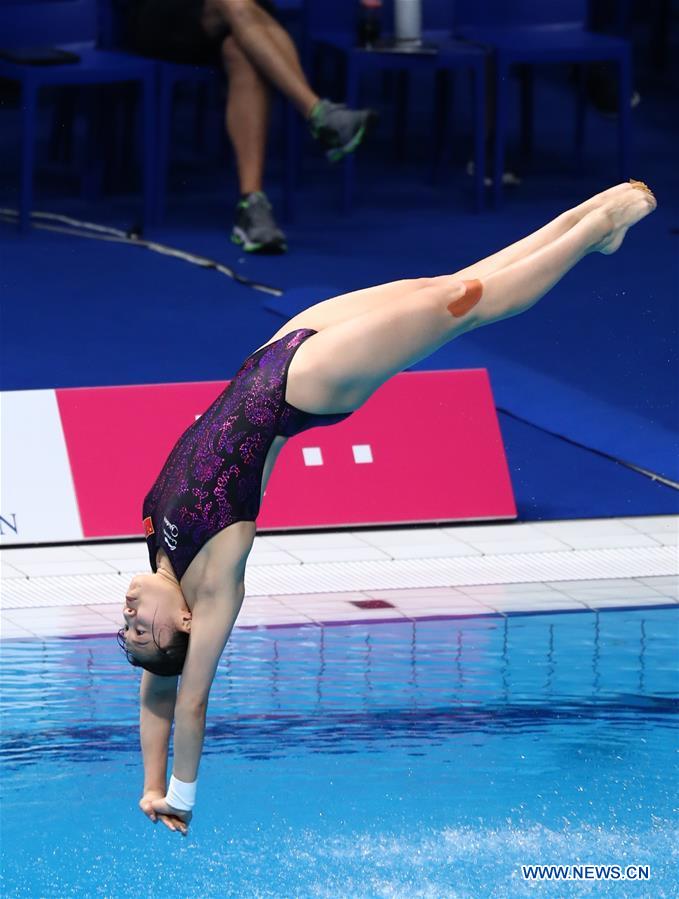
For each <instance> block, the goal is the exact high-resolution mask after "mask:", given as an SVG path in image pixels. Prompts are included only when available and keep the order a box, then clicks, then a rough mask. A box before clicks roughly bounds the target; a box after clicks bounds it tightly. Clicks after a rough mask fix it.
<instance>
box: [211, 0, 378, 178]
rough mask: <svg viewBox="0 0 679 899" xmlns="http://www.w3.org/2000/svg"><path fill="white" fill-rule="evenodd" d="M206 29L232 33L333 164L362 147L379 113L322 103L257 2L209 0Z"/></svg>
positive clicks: (294, 53)
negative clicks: (301, 117)
mask: <svg viewBox="0 0 679 899" xmlns="http://www.w3.org/2000/svg"><path fill="white" fill-rule="evenodd" d="M202 24H203V28H204V29H205V31H206V32H207V33H208V34H214V33H218V32H219V30H220V28H223V26H224V25H226V26H227V27H228V28H229V30H230V31H231V33H232V34H233V37H234V39H235V41H236V43H237V44H238V46H239V47H240V48H241V50H242V51H243V53H245V55H246V56H247V57H248V59H249V60H250V62H252V64H253V65H254V66H256V68H257V69H258V70H259V72H260V73H261V75H262V76H263V77H264V78H265V79H266V80H267V81H268V82H269V83H270V84H272V85H273V86H274V87H276V88H278V90H280V91H281V93H283V94H284V95H285V96H286V97H287V98H288V99H289V100H290V101H291V102H292V103H293V104H294V105H295V106H296V107H297V109H298V110H299V112H300V113H301V114H302V115H303V116H304V118H305V119H307V121H308V123H309V128H310V130H311V134H312V136H313V137H314V138H316V139H317V140H319V141H320V142H321V143H322V144H323V145H324V146H325V148H326V151H327V155H328V158H329V159H330V160H331V161H332V162H336V161H337V160H338V159H341V158H342V156H344V155H346V154H347V153H351V152H353V150H355V149H356V147H357V146H358V145H359V144H360V143H361V141H362V139H363V136H364V134H365V132H366V129H367V127H368V125H369V123H370V121H371V119H372V118H373V117H374V113H373V112H372V111H371V110H369V109H358V110H356V109H347V108H345V107H344V106H342V105H341V104H337V103H331V102H330V101H329V100H326V99H321V98H320V97H319V96H318V94H316V93H315V92H314V91H313V89H312V88H311V86H310V85H309V82H308V81H307V79H306V76H305V74H304V72H303V70H302V67H301V65H300V63H299V58H298V56H297V51H296V50H295V47H294V45H293V43H292V41H291V40H290V38H289V36H288V35H287V34H286V32H285V31H284V29H283V28H282V27H281V26H280V25H279V24H278V22H276V20H275V19H274V18H272V16H270V15H269V13H268V12H267V11H266V10H265V9H263V8H262V7H261V6H258V5H257V3H256V2H255V0H205V3H204V7H203V13H202Z"/></svg>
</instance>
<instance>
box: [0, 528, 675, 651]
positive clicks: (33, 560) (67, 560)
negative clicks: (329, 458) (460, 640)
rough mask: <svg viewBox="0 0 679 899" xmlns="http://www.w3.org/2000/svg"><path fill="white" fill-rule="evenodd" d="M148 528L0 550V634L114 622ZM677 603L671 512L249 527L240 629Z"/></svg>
mask: <svg viewBox="0 0 679 899" xmlns="http://www.w3.org/2000/svg"><path fill="white" fill-rule="evenodd" d="M140 571H148V556H147V552H146V544H145V543H144V542H143V541H142V540H139V541H134V542H117V543H94V542H87V543H80V544H77V545H69V546H52V547H33V548H14V547H9V546H5V547H3V548H2V550H0V584H1V600H0V639H3V640H6V639H33V640H34V639H36V638H39V639H47V638H54V637H63V638H68V637H71V638H72V637H76V636H77V637H82V636H94V635H108V634H113V633H114V632H115V631H117V630H118V628H120V627H121V626H122V624H123V620H122V604H123V596H124V592H125V588H126V587H127V584H128V583H129V580H130V577H131V576H132V575H133V574H136V573H138V572H140ZM649 607H676V608H679V516H676V515H662V516H649V517H646V516H644V517H634V518H607V519H586V520H578V521H544V522H533V523H530V524H522V523H516V522H512V523H508V524H494V523H489V524H475V525H443V526H440V527H430V526H427V527H408V528H379V529H377V528H376V529H370V530H365V529H361V530H355V531H350V530H342V531H326V532H315V533H297V534H290V533H286V534H275V533H272V534H266V535H261V536H257V537H256V538H255V545H254V547H253V550H252V553H251V555H250V559H249V562H248V570H247V574H246V598H245V602H244V604H243V608H242V609H241V612H240V615H239V617H238V620H237V622H236V627H237V628H260V627H290V626H299V625H309V626H323V625H333V624H353V623H359V622H361V623H363V622H376V621H412V620H413V619H435V618H455V617H458V618H467V617H483V616H498V615H499V616H506V615H525V614H540V613H545V612H576V611H580V612H584V611H605V610H612V609H620V608H649Z"/></svg>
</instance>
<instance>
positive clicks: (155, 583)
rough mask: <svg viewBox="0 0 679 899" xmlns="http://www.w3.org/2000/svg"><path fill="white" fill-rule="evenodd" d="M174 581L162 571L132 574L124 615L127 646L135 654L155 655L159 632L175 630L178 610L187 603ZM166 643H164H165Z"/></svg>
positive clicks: (140, 655)
mask: <svg viewBox="0 0 679 899" xmlns="http://www.w3.org/2000/svg"><path fill="white" fill-rule="evenodd" d="M174 592H175V591H173V590H172V588H171V585H169V584H168V583H167V581H166V580H165V579H164V578H162V577H161V576H159V575H158V574H138V575H136V576H135V577H133V578H132V580H131V581H130V584H129V586H128V588H127V591H126V593H125V604H124V606H123V618H124V620H125V640H126V643H127V648H128V650H129V651H130V652H132V653H134V655H135V656H138V657H139V658H143V657H144V656H146V655H154V654H155V653H156V652H157V647H156V644H155V642H154V639H153V636H154V634H155V636H156V640H157V641H158V642H159V643H160V640H159V639H158V634H159V633H160V632H161V631H163V630H164V629H165V628H168V627H169V628H170V631H171V632H172V631H174V629H175V627H176V624H175V618H176V613H177V611H178V610H179V606H180V605H183V602H181V599H178V597H176V596H174ZM161 645H162V644H161Z"/></svg>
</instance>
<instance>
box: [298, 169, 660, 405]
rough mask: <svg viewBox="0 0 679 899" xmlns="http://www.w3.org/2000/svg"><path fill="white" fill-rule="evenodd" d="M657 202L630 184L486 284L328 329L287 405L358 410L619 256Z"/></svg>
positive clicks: (442, 282)
mask: <svg viewBox="0 0 679 899" xmlns="http://www.w3.org/2000/svg"><path fill="white" fill-rule="evenodd" d="M655 205H656V203H655V198H654V197H653V194H652V193H651V192H650V191H649V190H648V189H647V188H645V186H640V185H639V184H638V183H636V184H634V183H633V184H629V185H627V186H626V187H625V188H624V189H623V190H620V191H617V192H616V194H615V195H614V196H611V197H609V199H607V200H606V202H605V203H603V204H602V205H600V206H597V207H596V208H594V209H592V210H591V211H590V212H588V213H587V214H586V215H585V216H584V217H583V218H582V219H581V220H580V221H579V222H578V223H577V224H576V225H575V226H574V227H572V228H570V229H569V230H568V231H566V233H565V234H563V235H562V236H561V237H559V238H558V239H556V240H554V241H551V242H550V243H548V244H547V245H545V246H543V247H541V248H540V249H538V250H536V251H535V252H533V253H530V254H529V255H527V256H525V257H524V258H521V259H518V260H517V261H515V262H513V263H511V264H510V265H507V266H506V267H504V268H501V269H500V270H499V271H496V272H491V273H490V274H489V275H488V276H487V277H485V278H484V279H469V280H468V279H459V278H458V276H456V275H451V276H444V277H441V278H432V279H429V282H428V284H426V285H423V286H420V287H419V288H418V289H416V290H413V291H411V292H409V293H407V294H405V295H403V296H401V297H398V298H397V299H395V300H392V301H391V302H389V303H385V304H383V305H380V306H378V307H377V308H374V309H371V310H370V311H368V312H365V313H363V314H362V315H358V316H355V317H353V318H350V319H348V320H345V321H343V322H340V323H339V324H336V325H332V326H331V327H328V328H325V329H324V330H321V331H320V333H318V334H314V335H313V336H312V337H310V338H309V339H308V340H306V341H305V342H304V343H303V344H302V345H301V346H300V347H299V349H298V350H297V352H296V353H295V355H294V357H293V359H292V362H291V364H290V369H289V372H288V381H287V391H286V399H287V401H288V402H289V403H292V405H294V406H297V407H298V408H300V409H305V410H307V411H309V412H317V413H329V412H344V411H349V410H352V409H356V408H358V406H360V405H361V404H362V403H363V402H365V400H366V399H367V398H368V397H369V396H370V395H371V394H372V393H373V392H374V391H375V390H376V389H377V388H378V387H379V386H380V385H381V384H383V383H384V382H385V381H386V380H387V379H388V378H390V377H391V376H392V375H394V374H396V373H397V372H400V371H403V369H405V368H408V367H409V366H411V365H413V364H414V363H415V362H418V361H419V360H421V359H423V358H425V357H426V356H429V355H430V354H431V353H433V352H434V351H435V350H437V349H438V348H439V347H441V346H443V344H445V343H447V342H448V341H450V340H452V339H454V338H455V337H458V336H459V335H460V334H463V333H465V332H466V331H470V330H472V329H474V328H478V327H481V326H483V325H487V324H490V323H491V322H495V321H498V320H500V319H503V318H509V317H510V316H514V315H518V314H519V313H520V312H524V311H525V310H526V309H528V308H530V307H531V306H532V305H533V304H534V303H536V302H537V301H538V300H539V299H540V298H541V297H542V296H544V294H545V293H547V291H548V290H550V288H552V287H553V286H554V285H555V284H556V283H557V281H559V280H560V279H561V278H562V277H563V276H564V275H565V274H566V272H568V271H569V270H570V269H571V268H572V267H573V266H574V265H575V264H576V263H577V262H579V261H580V259H582V258H583V256H585V255H587V254H588V253H592V252H600V253H605V254H609V253H613V252H615V250H616V249H617V248H618V247H619V246H620V244H621V243H622V240H623V238H624V236H625V233H626V231H627V229H628V228H629V227H631V225H633V224H635V223H636V222H638V221H639V220H640V219H642V218H644V216H646V215H648V213H649V212H652V211H653V209H655ZM467 271H471V272H473V271H474V267H473V266H472V268H471V269H470V270H467Z"/></svg>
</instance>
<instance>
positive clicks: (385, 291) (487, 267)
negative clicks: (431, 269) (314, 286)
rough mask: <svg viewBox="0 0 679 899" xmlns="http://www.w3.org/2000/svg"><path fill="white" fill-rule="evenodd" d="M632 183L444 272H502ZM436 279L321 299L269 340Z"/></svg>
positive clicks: (320, 325)
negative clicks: (474, 260) (514, 240)
mask: <svg viewBox="0 0 679 899" xmlns="http://www.w3.org/2000/svg"><path fill="white" fill-rule="evenodd" d="M628 189H629V184H628V183H627V182H625V183H624V184H617V185H616V186H615V187H611V188H609V189H608V190H605V191H602V192H601V193H598V194H595V196H593V197H590V198H589V199H588V200H586V201H585V202H584V203H580V205H579V206H575V207H573V209H568V210H566V212H563V213H561V215H559V216H557V217H556V218H555V219H552V221H551V222H548V223H547V224H546V225H544V226H543V227H542V228H540V229H539V230H538V231H534V232H533V233H532V234H529V235H528V236H527V237H524V238H522V239H521V240H518V241H516V243H513V244H510V245H509V246H508V247H505V248H504V249H502V250H499V251H498V252H497V253H493V254H492V255H491V256H487V257H486V258H485V259H481V260H479V261H478V262H475V263H474V264H473V265H470V266H467V267H466V268H463V269H460V270H459V271H457V272H455V273H454V274H452V275H440V276H439V277H440V278H445V279H447V280H448V281H449V282H452V281H455V280H458V281H460V280H465V279H472V278H479V279H481V280H484V279H485V278H487V277H488V276H489V275H491V274H493V273H495V272H498V271H500V270H501V269H503V268H506V266H508V265H511V264H512V263H514V262H516V261H517V260H519V259H523V258H524V257H525V256H528V255H530V254H531V253H534V252H536V251H537V250H539V249H541V248H542V247H544V246H547V245H548V244H550V243H552V241H554V240H558V238H559V237H562V236H563V235H564V234H566V232H567V231H569V230H570V229H571V228H573V227H574V226H575V225H577V224H578V222H579V221H581V220H582V219H583V218H584V217H585V215H587V214H588V213H589V212H592V211H593V210H594V209H597V208H598V207H600V206H602V205H604V204H605V203H606V202H609V201H610V200H611V199H612V198H614V197H616V196H618V195H619V194H621V193H623V192H625V191H627V190H628ZM432 280H434V281H435V280H437V279H436V278H433V279H432V278H406V279H403V280H399V281H391V282H389V283H387V284H377V285H375V286H374V287H365V288H362V289H361V290H354V291H351V292H350V293H344V294H340V295H339V296H336V297H330V299H327V300H321V302H319V303H315V304H314V305H313V306H309V307H308V308H307V309H304V310H303V311H302V312H299V313H298V314H297V315H295V316H293V317H292V318H291V319H289V320H288V321H287V322H286V323H285V324H284V325H282V326H281V327H280V328H279V329H278V331H276V333H275V334H274V335H273V337H272V338H271V339H270V341H269V343H271V342H273V341H274V340H277V339H278V338H279V337H283V336H284V335H285V334H289V333H290V331H294V330H295V328H312V329H313V330H314V331H322V330H323V329H324V328H328V327H331V326H333V325H338V324H340V322H343V321H346V320H347V319H350V318H354V317H355V316H356V315H362V314H363V313H365V312H370V311H371V310H373V309H378V308H379V307H380V306H384V305H388V304H390V303H392V302H393V301H395V300H398V299H399V298H400V297H402V296H407V295H408V294H412V292H413V291H414V290H418V289H420V288H422V287H430V286H431V282H432Z"/></svg>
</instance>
